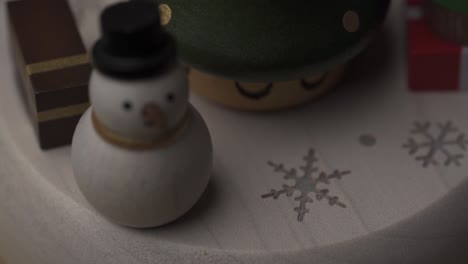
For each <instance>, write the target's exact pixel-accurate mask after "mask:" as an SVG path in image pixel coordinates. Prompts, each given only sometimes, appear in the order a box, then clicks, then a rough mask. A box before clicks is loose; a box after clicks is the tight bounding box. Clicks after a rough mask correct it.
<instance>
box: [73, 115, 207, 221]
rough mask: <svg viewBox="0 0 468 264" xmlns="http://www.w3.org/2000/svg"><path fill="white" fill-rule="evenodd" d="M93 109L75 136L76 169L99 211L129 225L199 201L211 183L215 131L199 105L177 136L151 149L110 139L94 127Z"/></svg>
mask: <svg viewBox="0 0 468 264" xmlns="http://www.w3.org/2000/svg"><path fill="white" fill-rule="evenodd" d="M92 111H93V110H92V109H89V110H88V111H87V112H86V113H85V114H84V116H83V117H82V119H81V121H80V123H79V124H78V127H77V130H76V133H75V136H74V139H73V141H74V142H73V153H72V157H73V165H74V166H73V170H74V172H75V175H79V177H76V181H77V183H78V185H79V187H80V189H81V190H82V192H83V194H84V195H85V196H86V198H87V199H88V200H89V201H90V203H91V204H93V206H94V207H95V208H96V209H97V210H98V211H99V212H100V213H102V214H103V215H105V216H106V217H108V218H109V219H112V220H113V221H115V222H117V223H119V224H122V225H125V226H130V227H152V226H159V225H162V224H165V223H168V222H170V221H172V220H174V219H176V218H178V217H179V216H181V215H182V214H184V213H185V212H187V211H188V210H189V209H190V208H191V207H192V206H193V205H194V203H195V202H196V201H197V200H198V199H199V197H200V196H201V194H202V193H203V191H204V189H205V187H206V185H207V182H208V180H209V176H210V169H211V160H212V152H211V139H210V136H209V134H208V131H207V128H206V126H205V123H204V121H203V119H202V118H201V116H200V115H199V113H198V112H197V111H196V110H195V109H194V108H190V109H189V114H188V117H187V118H188V120H187V124H186V127H185V128H184V131H182V132H181V133H180V135H178V137H177V138H174V142H172V143H169V145H162V146H161V147H155V148H150V149H146V150H138V149H134V150H132V149H128V148H122V147H120V146H118V145H115V144H112V143H109V142H107V141H105V140H104V139H103V138H102V137H101V136H100V135H99V134H98V133H97V131H96V129H95V128H94V125H93V122H92ZM77 142H79V143H77Z"/></svg>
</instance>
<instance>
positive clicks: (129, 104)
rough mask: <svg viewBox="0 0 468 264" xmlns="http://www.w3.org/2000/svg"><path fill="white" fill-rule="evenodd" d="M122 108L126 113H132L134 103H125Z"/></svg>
mask: <svg viewBox="0 0 468 264" xmlns="http://www.w3.org/2000/svg"><path fill="white" fill-rule="evenodd" d="M122 107H123V109H124V110H125V111H130V110H132V107H133V105H132V103H130V102H129V101H124V102H123V103H122Z"/></svg>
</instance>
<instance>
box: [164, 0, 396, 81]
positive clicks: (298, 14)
mask: <svg viewBox="0 0 468 264" xmlns="http://www.w3.org/2000/svg"><path fill="white" fill-rule="evenodd" d="M389 2H390V0H346V1H343V0H327V1H311V0H289V1H271V0H223V1H213V0H196V1H194V0H161V1H160V2H159V4H160V5H159V9H160V11H161V13H162V15H161V16H162V22H163V24H165V25H166V27H167V29H168V30H169V31H170V32H171V33H173V35H174V36H175V38H176V39H177V41H178V48H179V49H178V50H179V52H180V56H181V59H182V60H183V61H184V62H185V63H187V64H189V65H190V66H193V67H195V68H197V69H199V70H202V71H204V72H209V73H212V74H215V75H218V76H223V77H226V78H230V79H239V80H246V81H266V80H290V79H294V78H298V77H300V76H304V75H307V74H311V73H313V72H319V71H323V70H326V69H327V68H328V69H330V68H333V67H335V66H337V65H340V64H343V63H344V62H346V61H347V60H349V59H350V58H351V57H353V56H354V55H356V54H357V53H358V52H360V51H361V50H362V49H363V48H364V47H365V46H366V43H367V40H368V39H369V36H370V34H371V33H372V32H373V31H374V30H375V29H376V28H377V27H378V26H379V25H380V24H381V22H382V21H383V19H384V17H385V14H386V12H387V9H388V6H389Z"/></svg>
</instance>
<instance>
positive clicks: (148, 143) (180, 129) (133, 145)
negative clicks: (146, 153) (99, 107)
mask: <svg viewBox="0 0 468 264" xmlns="http://www.w3.org/2000/svg"><path fill="white" fill-rule="evenodd" d="M191 112H192V111H191V110H187V111H186V113H185V115H184V117H183V118H182V120H181V121H180V122H179V124H178V125H177V126H176V127H175V128H174V129H173V130H171V131H169V132H168V133H166V134H165V135H163V136H161V137H160V138H158V139H155V140H138V139H133V138H128V137H125V136H122V135H118V134H115V133H114V132H112V131H110V130H109V129H107V128H106V127H105V126H104V125H103V124H102V123H101V122H100V121H99V119H98V118H97V116H96V114H95V113H94V111H93V112H92V122H93V126H94V129H95V131H96V132H97V133H98V134H99V136H101V137H102V138H103V139H104V140H105V141H107V142H109V143H111V144H113V145H116V146H119V147H123V148H127V149H132V150H148V149H155V148H162V147H166V146H168V145H171V144H172V143H174V142H175V141H176V140H177V139H178V138H179V137H180V136H181V135H182V134H183V133H184V131H185V130H186V129H187V127H188V125H189V121H190V119H191V116H192V114H191Z"/></svg>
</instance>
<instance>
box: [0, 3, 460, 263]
mask: <svg viewBox="0 0 468 264" xmlns="http://www.w3.org/2000/svg"><path fill="white" fill-rule="evenodd" d="M2 2H4V1H2ZM0 14H1V15H0V18H1V22H0V39H1V40H2V41H0V61H1V63H2V65H1V69H2V71H0V81H1V85H0V128H1V129H0V157H1V159H0V255H2V256H3V258H4V259H5V260H6V263H7V264H9V263H12V264H23V263H38V264H39V263H47V264H51V263H70V264H75V263H100V264H105V263H138V264H140V263H164V264H165V263H168V264H172V263H173V264H185V263H203V264H205V263H213V264H215V263H216V264H234V263H235V264H238V263H243V264H272V263H273V264H291V263H293V264H306V263H307V264H310V263H313V264H343V263H359V264H367V263H369V264H374V263H384V264H385V263H388V264H395V263H399V264H418V263H424V264H431V263H434V264H435V263H450V261H454V262H455V261H461V260H462V255H463V254H464V253H465V251H466V247H467V243H468V203H467V202H466V201H467V199H468V157H463V158H460V159H459V160H458V159H457V160H456V161H459V163H460V165H459V166H457V165H456V164H455V163H454V164H449V165H445V164H444V161H445V160H446V155H445V154H444V153H443V152H441V151H439V152H437V155H436V156H435V157H434V159H435V160H437V161H439V164H438V165H432V164H429V165H428V166H427V167H424V166H423V161H417V160H415V157H416V156H419V155H422V154H425V152H427V149H424V148H423V149H418V151H417V152H416V153H415V155H410V154H409V153H408V149H405V148H404V147H403V145H404V144H405V143H407V142H408V140H409V138H413V139H414V140H415V141H417V142H420V141H421V140H423V139H425V137H426V138H427V137H428V136H427V135H426V136H424V133H426V132H425V131H423V130H424V127H423V128H420V130H421V133H420V134H414V135H411V134H410V131H411V130H413V129H414V128H415V125H414V122H421V123H424V122H430V123H429V124H430V125H431V126H430V127H429V130H428V132H429V134H430V135H432V136H433V137H434V139H435V140H437V138H438V137H437V136H439V135H440V134H441V131H442V130H444V129H439V128H438V127H437V126H436V124H438V123H444V124H446V123H447V122H448V121H452V124H453V126H454V127H456V128H458V131H453V132H450V133H449V134H447V138H446V139H453V138H455V139H456V138H457V137H458V136H459V135H461V134H463V133H468V119H467V118H466V113H467V112H468V104H467V102H468V97H467V95H466V94H443V95H435V94H420V95H410V94H408V93H407V92H406V91H405V89H406V88H405V87H406V85H405V78H406V75H405V67H404V66H405V57H404V48H405V43H404V32H402V28H403V26H404V24H403V23H404V19H402V17H403V16H402V15H403V10H402V7H401V6H399V5H398V3H395V4H394V8H393V12H392V16H391V17H390V22H391V23H389V24H390V27H389V30H388V32H387V39H383V40H381V41H380V42H381V43H379V45H378V46H376V47H375V48H374V50H373V51H372V52H370V53H368V54H366V56H364V57H363V58H361V64H358V66H356V67H357V69H356V70H355V71H356V74H357V75H356V77H355V78H354V77H353V78H349V80H348V82H347V83H346V84H345V85H344V86H342V87H341V89H338V90H337V91H336V92H334V93H332V94H331V95H329V96H327V97H326V98H323V99H322V100H320V101H318V102H316V103H314V104H311V105H309V106H306V107H301V108H296V109H293V110H290V111H287V112H281V113H270V114H249V113H243V112H235V111H231V110H227V109H223V108H218V107H217V106H215V105H212V104H209V103H207V102H205V101H203V100H202V99H200V98H197V97H194V98H192V99H193V100H192V102H193V104H194V105H195V106H196V107H197V108H198V110H199V111H200V112H201V113H202V114H203V115H204V118H205V120H206V121H207V124H208V126H209V128H210V130H211V133H212V136H213V144H214V150H215V169H214V171H213V181H212V183H211V184H210V187H209V189H208V191H207V192H206V194H205V195H204V197H203V198H202V200H201V201H200V202H199V203H198V205H197V206H196V207H195V208H194V209H193V210H192V211H191V212H190V213H189V214H188V215H187V216H185V217H184V218H182V219H180V220H178V221H176V222H174V223H172V224H170V225H167V226H165V227H163V228H158V229H149V230H134V229H128V228H123V227H120V226H117V225H114V224H112V223H110V222H108V221H107V220H105V219H104V218H102V217H101V216H99V215H98V214H97V213H96V212H95V211H94V210H93V209H92V208H91V207H90V206H89V205H88V204H87V202H86V201H85V199H84V198H83V196H82V195H81V194H80V192H79V190H78V188H77V186H76V184H75V182H74V179H73V175H72V172H71V166H70V149H69V148H61V149H57V150H53V151H48V152H41V151H40V150H39V149H38V147H37V144H36V139H35V136H34V132H33V129H32V126H31V125H30V122H29V120H28V118H27V115H26V111H25V107H24V103H23V101H22V100H21V94H20V93H19V92H18V90H19V89H18V88H17V86H16V83H15V79H14V71H13V67H12V65H11V61H10V56H9V51H8V49H7V47H6V45H5V41H4V40H5V39H7V34H6V31H5V30H6V27H5V18H4V8H1V9H0ZM388 41H390V43H388ZM384 43H388V45H387V46H386V45H382V44H384ZM379 55H381V56H379ZM462 141H463V138H461V139H460V142H458V143H462ZM455 143H457V142H455ZM455 143H453V144H451V145H450V146H447V147H446V149H447V151H448V152H447V153H452V154H466V153H465V150H464V149H462V148H461V147H460V146H459V145H462V144H459V145H457V144H455ZM435 146H439V145H438V144H437V142H436V144H435ZM311 149H313V150H315V153H316V158H317V159H318V161H317V162H314V163H313V164H314V165H315V166H316V167H317V168H318V172H322V171H323V172H325V173H327V175H330V174H331V173H332V172H334V171H335V170H339V171H344V172H346V173H344V175H343V177H342V178H341V179H338V178H332V179H330V180H329V182H328V183H326V182H325V181H326V180H325V178H324V177H322V178H321V183H320V184H319V185H317V186H315V185H314V181H313V180H312V179H317V178H318V177H319V175H320V174H319V173H318V172H314V173H313V174H312V175H311V176H310V178H308V177H306V178H305V179H302V180H300V179H298V180H297V183H298V184H297V185H296V187H297V188H296V191H295V192H292V193H291V194H292V196H291V197H288V196H287V195H286V194H287V193H283V194H282V195H281V196H279V198H278V199H274V198H273V197H271V196H270V195H268V194H273V193H271V190H272V189H275V190H281V189H282V188H283V187H282V186H283V185H284V184H287V185H289V186H294V185H295V184H294V183H295V181H294V180H292V178H291V179H289V180H286V179H284V178H283V176H284V173H282V171H283V169H282V168H281V167H279V164H280V163H282V164H284V170H287V169H291V168H296V171H297V175H298V176H301V175H302V174H301V173H302V171H301V170H300V169H299V167H300V166H301V165H304V164H305V163H307V162H305V161H303V160H302V158H303V157H304V156H305V155H307V154H308V153H309V150H311ZM269 162H270V165H269ZM454 162H455V161H454ZM275 164H276V165H275ZM309 164H312V163H310V162H309ZM272 165H275V166H277V167H276V170H277V171H276V172H275V168H274V167H273V166H272ZM289 172H291V171H289ZM290 176H292V172H291V174H290ZM306 187H307V188H306ZM315 187H316V188H315ZM285 189H286V190H289V189H288V187H286V188H285ZM323 189H328V190H329V193H328V195H329V196H330V197H329V198H330V199H329V200H330V201H331V203H332V204H335V205H334V206H331V205H330V203H329V202H328V201H327V200H326V199H325V197H323V199H322V200H320V198H322V197H317V194H318V195H319V196H323V195H324V193H323V192H321V191H320V190H323ZM299 190H303V191H304V193H305V194H307V195H308V197H310V198H311V199H313V200H314V202H313V203H307V204H306V205H305V206H304V207H303V208H305V209H308V210H309V212H308V213H304V214H303V218H301V217H299V215H302V214H301V213H300V212H296V211H294V208H295V207H298V205H299V204H300V201H295V200H294V198H295V197H298V196H300V194H301V192H300V191H299ZM314 191H316V192H314ZM262 195H263V197H262ZM278 195H280V193H278ZM334 196H336V197H337V198H338V199H334V198H333V197H334ZM317 198H319V200H320V201H318V200H317ZM299 207H300V206H299Z"/></svg>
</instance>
